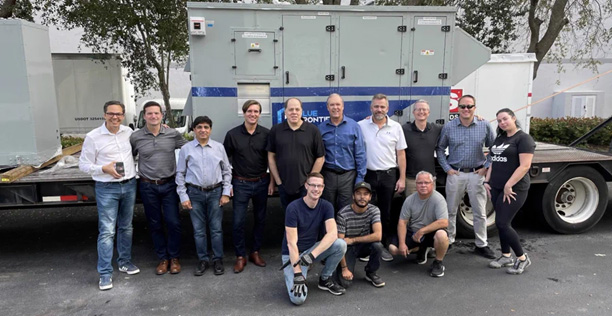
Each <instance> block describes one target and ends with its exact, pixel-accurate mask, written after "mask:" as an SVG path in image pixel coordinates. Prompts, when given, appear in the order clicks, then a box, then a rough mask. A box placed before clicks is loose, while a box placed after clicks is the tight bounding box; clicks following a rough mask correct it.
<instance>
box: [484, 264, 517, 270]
mask: <svg viewBox="0 0 612 316" xmlns="http://www.w3.org/2000/svg"><path fill="white" fill-rule="evenodd" d="M513 265H514V263H506V264H504V265H500V266H499V267H498V266H492V265H489V268H491V269H501V268H507V267H511V266H513Z"/></svg>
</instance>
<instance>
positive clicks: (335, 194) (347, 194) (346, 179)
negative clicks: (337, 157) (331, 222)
mask: <svg viewBox="0 0 612 316" xmlns="http://www.w3.org/2000/svg"><path fill="white" fill-rule="evenodd" d="M321 174H322V175H323V177H324V178H325V189H324V190H323V195H322V197H323V198H324V199H325V200H327V201H329V202H330V203H331V204H332V205H333V206H334V210H335V211H336V213H338V211H339V210H340V209H341V208H343V207H345V206H347V205H349V204H351V203H352V202H353V187H354V185H355V177H357V171H355V170H351V171H347V172H345V173H343V174H337V173H335V172H332V171H330V170H327V169H325V168H324V169H323V170H322V171H321Z"/></svg>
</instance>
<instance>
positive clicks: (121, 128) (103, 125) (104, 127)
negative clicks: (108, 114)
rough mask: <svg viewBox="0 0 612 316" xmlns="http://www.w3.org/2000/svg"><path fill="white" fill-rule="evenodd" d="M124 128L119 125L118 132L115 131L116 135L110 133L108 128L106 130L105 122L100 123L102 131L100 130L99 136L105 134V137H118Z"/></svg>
mask: <svg viewBox="0 0 612 316" xmlns="http://www.w3.org/2000/svg"><path fill="white" fill-rule="evenodd" d="M123 128H124V126H123V125H119V130H118V131H117V134H113V133H111V132H110V131H109V130H108V128H106V121H105V122H104V123H102V129H101V130H100V133H101V134H106V135H118V134H119V133H122V132H123V131H124V129H123Z"/></svg>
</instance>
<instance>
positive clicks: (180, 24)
mask: <svg viewBox="0 0 612 316" xmlns="http://www.w3.org/2000/svg"><path fill="white" fill-rule="evenodd" d="M35 4H36V9H37V10H39V11H40V12H41V13H42V14H43V21H44V22H45V23H52V24H54V25H56V26H58V27H63V28H66V29H73V28H82V29H83V30H84V33H83V36H82V37H81V43H83V44H84V45H85V46H87V47H89V48H91V49H92V51H94V52H96V53H118V54H120V55H121V60H122V61H121V63H122V64H123V66H124V67H126V68H127V69H128V70H129V77H130V79H131V80H132V82H133V83H134V86H135V90H136V91H137V92H138V93H139V94H143V93H144V92H145V91H147V90H149V89H152V88H158V89H159V90H160V92H161V94H162V97H163V99H164V103H165V107H166V113H168V115H167V117H168V125H170V126H175V122H174V117H173V116H172V115H170V113H172V112H171V110H172V109H171V107H170V91H169V81H170V72H169V70H170V63H171V62H172V61H175V62H184V61H185V59H186V57H187V55H188V53H189V46H188V43H187V9H186V1H184V0H96V1H87V0H64V1H54V0H35Z"/></svg>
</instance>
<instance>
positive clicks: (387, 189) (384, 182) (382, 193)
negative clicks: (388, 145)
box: [365, 168, 398, 245]
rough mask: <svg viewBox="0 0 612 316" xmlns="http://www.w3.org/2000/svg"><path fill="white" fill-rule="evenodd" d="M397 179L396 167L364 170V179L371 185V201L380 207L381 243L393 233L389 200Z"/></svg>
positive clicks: (391, 197) (386, 241)
mask: <svg viewBox="0 0 612 316" xmlns="http://www.w3.org/2000/svg"><path fill="white" fill-rule="evenodd" d="M397 179H398V170H397V168H391V169H388V170H379V171H373V170H369V169H368V172H366V176H365V181H366V182H367V183H369V184H370V185H371V186H372V203H373V204H374V205H376V206H378V208H379V209H380V220H381V222H382V228H383V231H382V232H383V235H382V243H383V244H384V245H387V244H388V243H389V238H391V236H393V235H395V232H396V230H397V229H396V227H395V224H397V223H391V201H392V200H393V194H395V183H396V182H397Z"/></svg>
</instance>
